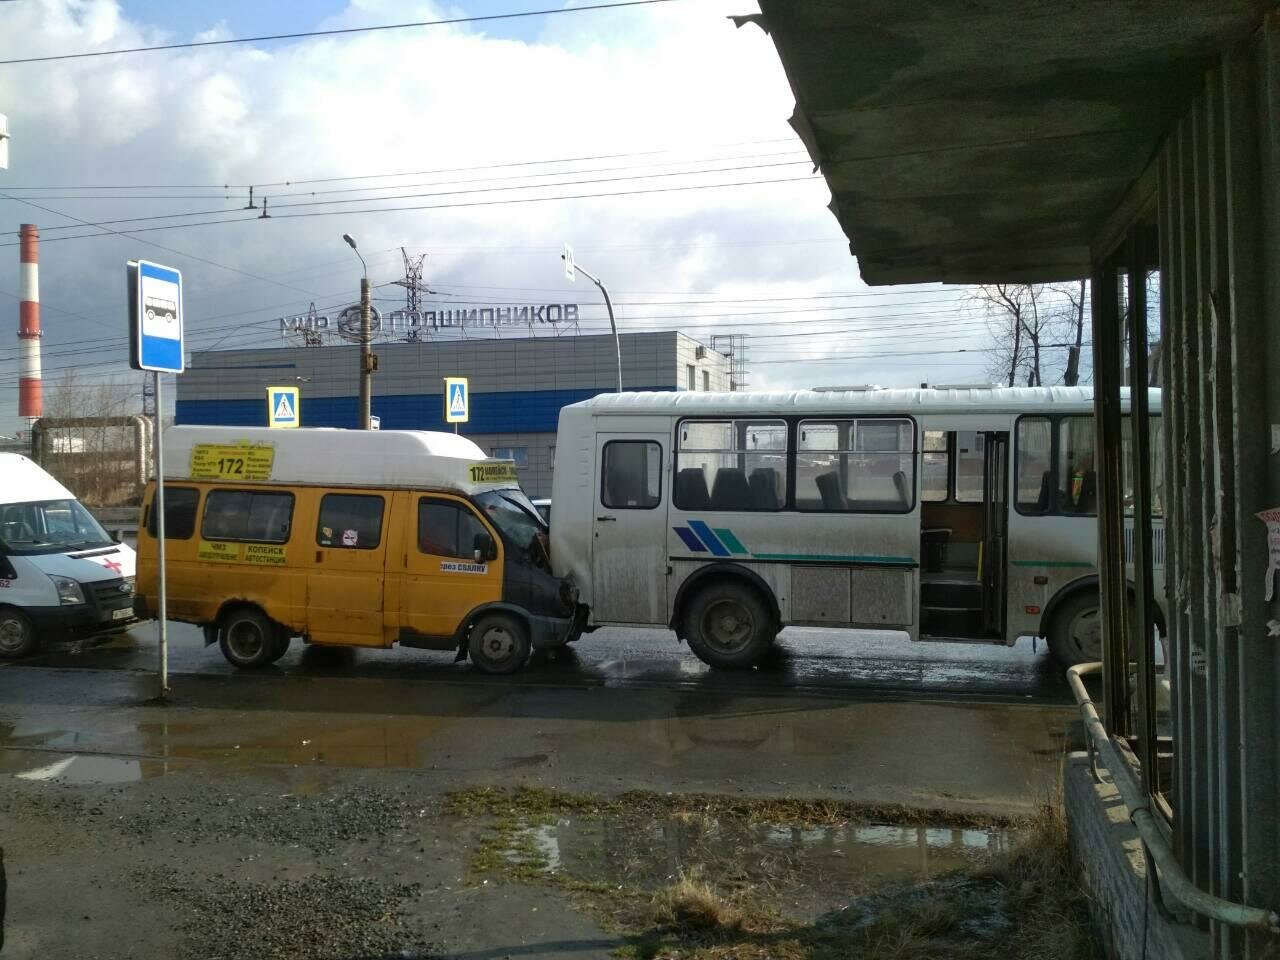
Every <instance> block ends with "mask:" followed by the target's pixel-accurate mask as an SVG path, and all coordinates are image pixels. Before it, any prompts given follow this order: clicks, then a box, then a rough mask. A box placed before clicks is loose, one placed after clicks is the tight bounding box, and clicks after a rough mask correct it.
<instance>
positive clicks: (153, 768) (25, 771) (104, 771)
mask: <svg viewBox="0 0 1280 960" xmlns="http://www.w3.org/2000/svg"><path fill="white" fill-rule="evenodd" d="M51 757H53V759H51ZM161 766H162V764H160V763H158V762H154V761H147V760H134V759H130V758H127V757H104V756H93V755H89V754H82V753H73V754H70V755H69V756H55V755H52V754H46V753H31V752H27V751H18V750H4V751H0V770H5V771H6V772H9V774H10V775H11V776H13V777H14V778H16V779H18V780H29V781H35V782H44V783H76V784H97V783H134V782H136V781H138V780H141V779H143V778H144V777H148V776H157V775H159V774H161V773H164V772H165V771H164V770H163V769H158V768H160V767H161Z"/></svg>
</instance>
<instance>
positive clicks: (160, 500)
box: [151, 372, 169, 700]
mask: <svg viewBox="0 0 1280 960" xmlns="http://www.w3.org/2000/svg"><path fill="white" fill-rule="evenodd" d="M151 376H152V377H154V378H155V385H156V390H155V393H156V438H155V443H156V493H155V497H154V498H153V503H152V507H151V509H152V510H153V511H154V512H155V515H156V591H157V593H158V594H159V596H160V602H159V604H158V605H157V607H158V608H157V610H156V615H157V616H158V617H159V621H158V625H159V629H160V694H159V696H160V699H161V700H163V699H164V698H165V697H167V696H168V695H169V605H168V590H167V589H166V587H167V584H166V581H165V570H164V560H165V541H164V440H163V439H162V437H163V434H164V430H163V429H161V426H160V424H161V421H162V419H163V416H164V407H163V406H161V398H160V374H159V373H156V372H153V373H152V374H151Z"/></svg>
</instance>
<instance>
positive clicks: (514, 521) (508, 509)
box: [475, 490, 547, 550]
mask: <svg viewBox="0 0 1280 960" xmlns="http://www.w3.org/2000/svg"><path fill="white" fill-rule="evenodd" d="M475 502H476V504H477V505H478V506H479V507H480V509H482V510H483V511H484V512H485V516H487V517H488V518H489V519H490V520H491V521H493V524H494V525H495V526H496V527H497V528H498V529H499V530H501V531H502V535H503V536H504V537H507V538H508V539H509V540H510V541H511V542H512V543H513V544H515V545H516V546H517V547H519V548H520V549H522V550H527V549H528V548H529V546H530V545H531V544H532V543H533V541H534V539H535V538H536V537H537V536H538V534H543V535H544V536H545V535H546V532H547V525H546V523H544V522H543V520H542V517H541V515H540V514H539V513H538V508H537V507H535V506H534V505H533V503H532V502H531V501H530V500H529V498H528V497H526V496H525V495H524V493H523V491H520V490H490V491H488V492H485V493H481V494H478V495H477V496H476V498H475Z"/></svg>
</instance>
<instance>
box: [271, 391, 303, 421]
mask: <svg viewBox="0 0 1280 960" xmlns="http://www.w3.org/2000/svg"><path fill="white" fill-rule="evenodd" d="M301 413H302V411H301V410H300V409H299V406H298V388H297V387H267V426H269V427H276V428H280V429H285V428H289V427H296V426H298V424H299V422H300V421H301V420H302V416H301Z"/></svg>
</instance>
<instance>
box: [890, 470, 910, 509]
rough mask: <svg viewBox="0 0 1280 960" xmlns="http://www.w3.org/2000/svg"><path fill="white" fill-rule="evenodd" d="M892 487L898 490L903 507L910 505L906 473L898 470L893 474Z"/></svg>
mask: <svg viewBox="0 0 1280 960" xmlns="http://www.w3.org/2000/svg"><path fill="white" fill-rule="evenodd" d="M893 488H894V489H895V490H897V491H898V499H900V500H901V501H902V505H903V506H904V507H907V506H910V505H911V491H910V490H908V489H907V475H906V473H904V472H903V471H901V470H898V471H897V472H895V473H894V475H893Z"/></svg>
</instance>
